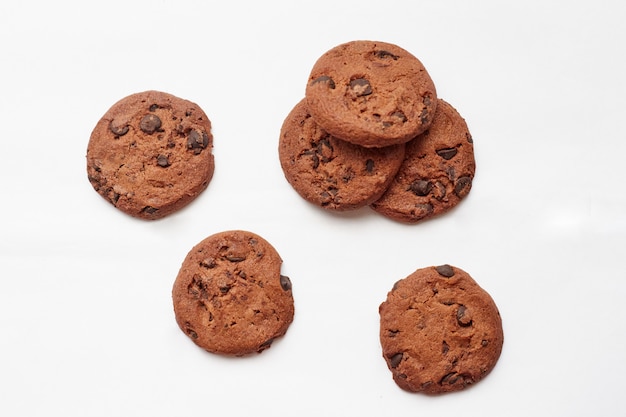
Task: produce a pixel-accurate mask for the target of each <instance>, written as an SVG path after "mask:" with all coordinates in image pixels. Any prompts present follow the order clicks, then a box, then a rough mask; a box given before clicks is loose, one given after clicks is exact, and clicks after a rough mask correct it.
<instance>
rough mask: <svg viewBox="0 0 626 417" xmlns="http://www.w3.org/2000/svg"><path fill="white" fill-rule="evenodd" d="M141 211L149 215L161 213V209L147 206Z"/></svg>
mask: <svg viewBox="0 0 626 417" xmlns="http://www.w3.org/2000/svg"><path fill="white" fill-rule="evenodd" d="M141 211H142V212H144V213H148V214H154V213H156V212H157V211H159V209H158V208H156V207H152V206H145V207H144V208H143V209H142V210H141Z"/></svg>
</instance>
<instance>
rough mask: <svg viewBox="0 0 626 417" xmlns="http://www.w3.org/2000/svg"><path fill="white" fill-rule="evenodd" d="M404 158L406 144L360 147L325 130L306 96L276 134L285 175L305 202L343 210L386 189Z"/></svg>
mask: <svg viewBox="0 0 626 417" xmlns="http://www.w3.org/2000/svg"><path fill="white" fill-rule="evenodd" d="M403 158H404V144H399V145H392V146H387V147H384V148H364V147H362V146H358V145H354V144H352V143H349V142H346V141H343V140H340V139H337V138H335V137H334V136H332V135H330V134H329V133H327V132H326V131H324V130H323V129H322V128H321V127H320V126H319V125H318V124H317V123H316V122H315V120H313V118H312V117H311V114H310V112H309V111H308V110H307V106H306V102H305V100H301V101H300V102H299V103H298V104H297V105H296V106H295V107H294V108H293V109H292V110H291V112H290V113H289V115H288V116H287V118H286V119H285V121H284V122H283V126H282V128H281V132H280V140H279V159H280V164H281V166H282V169H283V172H284V174H285V178H286V179H287V181H288V182H289V183H290V184H291V185H292V187H293V188H294V189H295V190H296V191H297V192H298V194H300V196H302V197H303V198H304V199H305V200H307V201H309V202H310V203H313V204H315V205H317V206H319V207H322V208H325V209H329V210H336V211H343V210H352V209H356V208H359V207H364V206H367V205H368V204H370V203H371V202H373V201H375V200H377V199H378V198H379V197H380V196H381V195H382V194H383V193H384V192H385V190H386V189H387V186H388V185H389V183H390V182H391V180H392V179H393V178H394V176H395V174H396V172H398V169H399V168H400V164H402V161H403Z"/></svg>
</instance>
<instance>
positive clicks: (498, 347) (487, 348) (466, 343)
mask: <svg viewBox="0 0 626 417" xmlns="http://www.w3.org/2000/svg"><path fill="white" fill-rule="evenodd" d="M379 312H380V342H381V346H382V353H383V357H384V359H385V361H386V362H387V366H388V367H389V369H390V370H391V373H392V375H393V379H394V381H395V382H396V383H397V384H398V386H400V387H401V388H402V389H404V390H407V391H411V392H424V393H427V394H441V393H446V392H451V391H458V390H462V389H464V388H466V387H468V386H469V385H471V384H474V383H476V382H478V381H480V380H481V379H482V378H484V377H485V376H486V375H487V374H488V373H489V372H490V371H491V370H492V369H493V368H494V366H495V365H496V362H497V361H498V359H499V357H500V353H501V351H502V344H503V341H504V336H503V331H502V320H501V318H500V313H499V312H498V308H497V307H496V304H495V303H494V301H493V299H492V298H491V296H490V295H489V294H488V293H487V292H486V291H485V290H483V289H482V288H481V287H480V286H479V285H478V284H477V283H476V281H474V280H473V279H472V278H471V277H470V276H469V275H468V274H467V273H466V272H464V271H463V270H461V269H459V268H456V267H453V266H450V265H441V266H436V267H429V268H423V269H418V270H416V271H415V272H413V273H412V274H411V275H409V276H408V277H406V278H404V279H402V280H400V281H398V282H397V283H396V284H395V285H394V286H393V289H392V290H391V291H390V292H389V293H388V294H387V299H386V300H385V301H384V302H383V303H382V304H381V305H380V308H379Z"/></svg>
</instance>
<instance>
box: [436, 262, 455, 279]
mask: <svg viewBox="0 0 626 417" xmlns="http://www.w3.org/2000/svg"><path fill="white" fill-rule="evenodd" d="M435 270H436V271H437V273H438V274H439V275H441V276H442V277H446V278H450V277H452V276H454V269H452V267H451V266H450V265H448V264H446V265H439V266H436V267H435Z"/></svg>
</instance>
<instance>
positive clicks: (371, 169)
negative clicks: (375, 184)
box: [365, 159, 374, 174]
mask: <svg viewBox="0 0 626 417" xmlns="http://www.w3.org/2000/svg"><path fill="white" fill-rule="evenodd" d="M365 170H366V171H367V172H368V173H370V174H371V173H372V172H374V160H373V159H368V160H367V161H365Z"/></svg>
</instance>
